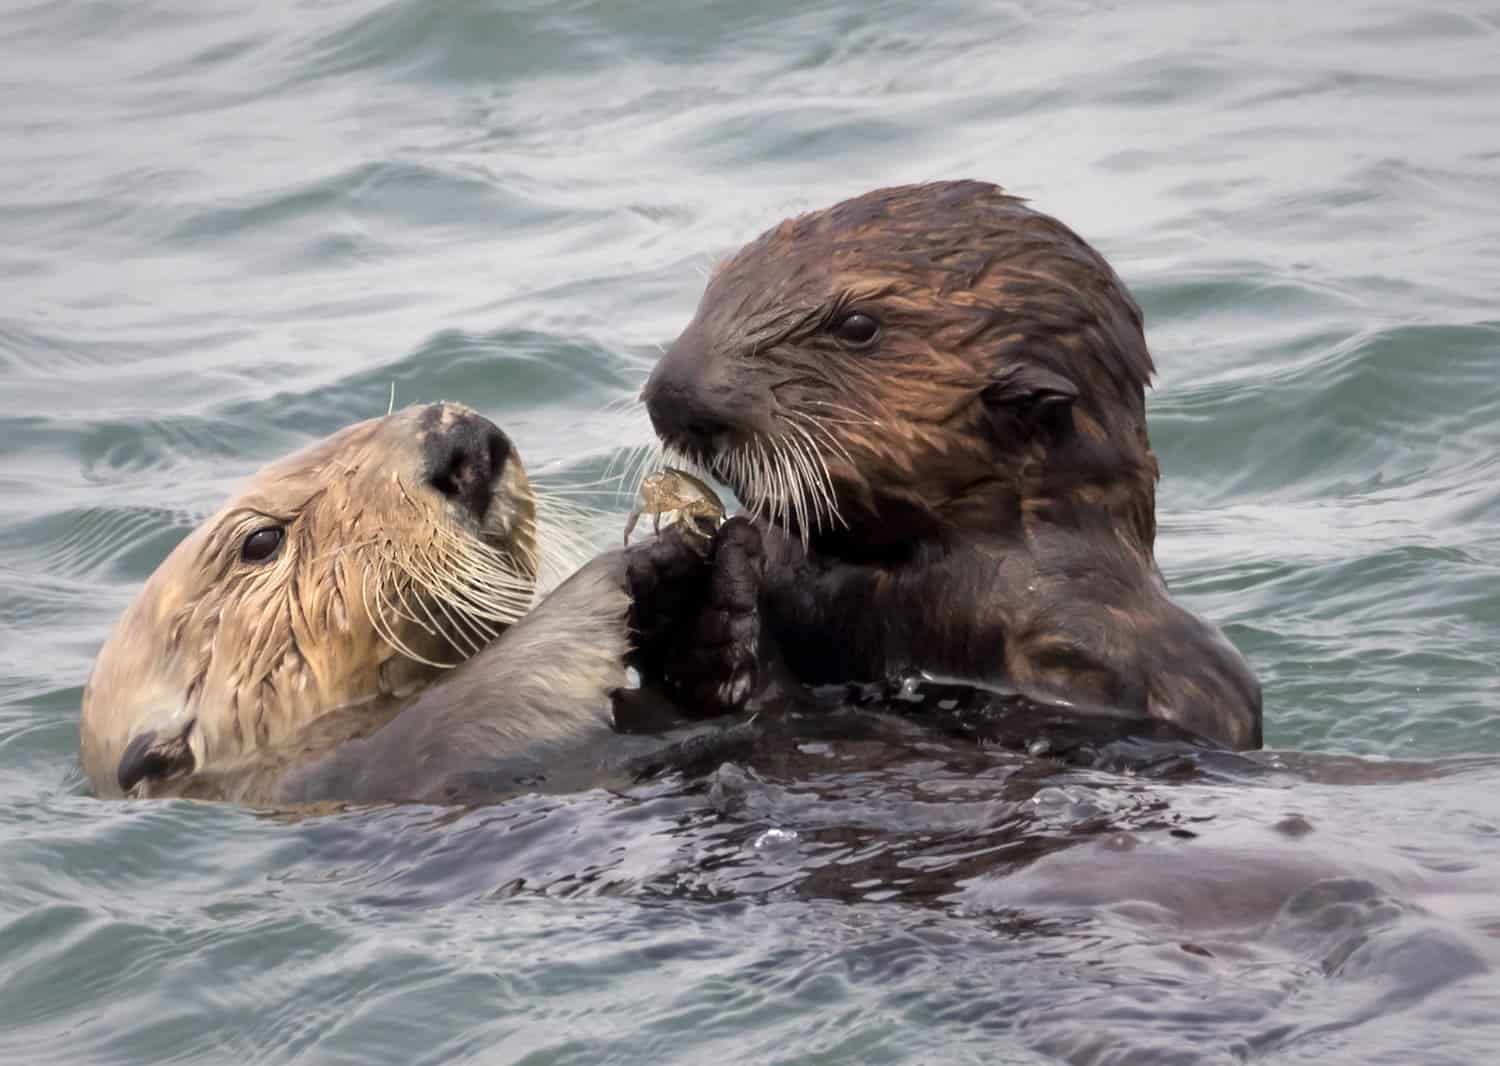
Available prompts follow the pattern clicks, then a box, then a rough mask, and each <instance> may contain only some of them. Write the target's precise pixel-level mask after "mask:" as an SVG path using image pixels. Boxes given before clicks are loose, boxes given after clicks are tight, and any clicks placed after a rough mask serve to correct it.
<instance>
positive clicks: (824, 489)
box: [787, 412, 853, 528]
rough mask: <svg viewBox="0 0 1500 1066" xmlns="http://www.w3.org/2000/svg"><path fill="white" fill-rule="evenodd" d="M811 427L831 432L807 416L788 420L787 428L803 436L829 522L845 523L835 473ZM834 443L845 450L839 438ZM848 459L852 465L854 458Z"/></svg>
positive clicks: (841, 449)
mask: <svg viewBox="0 0 1500 1066" xmlns="http://www.w3.org/2000/svg"><path fill="white" fill-rule="evenodd" d="M787 414H789V415H796V414H797V412H787ZM809 427H811V429H817V430H821V431H822V432H823V433H825V434H828V433H829V431H828V429H827V427H826V426H819V425H818V424H817V423H816V422H814V421H813V420H812V419H809V418H806V417H805V416H800V415H798V417H797V418H796V420H794V421H788V423H787V428H788V429H790V430H792V431H793V432H794V433H796V434H797V435H798V436H800V437H801V438H802V447H803V449H804V454H806V456H807V458H808V460H809V462H810V463H811V465H812V468H813V469H812V470H811V471H810V473H811V475H812V478H813V481H814V482H815V485H816V491H817V492H818V494H819V495H820V496H821V497H822V500H823V504H824V506H825V507H826V508H827V512H828V522H829V526H830V528H831V527H832V526H833V525H834V524H835V523H838V524H844V518H843V515H842V514H841V513H840V512H839V507H838V502H837V498H836V496H835V495H834V490H833V475H832V474H830V473H829V471H828V461H827V460H826V459H825V458H824V457H823V454H822V452H821V451H819V449H818V447H817V442H816V441H815V440H814V438H813V436H812V433H811V432H810V429H809ZM829 437H830V439H833V438H832V436H831V434H829ZM833 443H834V445H835V446H836V447H837V448H838V449H839V450H840V451H844V449H843V445H841V444H839V442H838V441H837V440H833ZM844 456H845V458H846V459H848V453H847V451H844ZM848 461H849V462H850V463H851V465H852V463H853V460H848ZM820 528H821V526H820Z"/></svg>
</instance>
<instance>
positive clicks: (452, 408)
mask: <svg viewBox="0 0 1500 1066" xmlns="http://www.w3.org/2000/svg"><path fill="white" fill-rule="evenodd" d="M423 429H424V431H425V434H426V436H425V441H424V443H423V462H424V464H425V472H426V475H427V483H428V484H429V485H431V486H432V487H433V488H435V489H437V490H438V491H439V492H441V493H442V494H443V495H444V496H446V497H448V498H449V499H450V500H452V501H453V502H454V503H456V504H458V505H459V506H460V507H462V508H464V510H466V511H468V512H469V513H470V514H471V515H473V516H474V519H475V520H476V521H483V520H484V516H485V514H486V513H487V512H488V511H489V509H490V502H491V501H492V500H493V499H494V496H495V484H496V482H497V481H498V479H499V477H500V475H501V474H502V473H503V472H504V470H505V464H506V463H507V462H508V461H509V460H510V456H511V452H512V447H511V443H510V438H509V437H507V436H506V435H505V434H504V433H502V432H501V431H500V427H499V426H497V425H495V423H493V422H491V421H490V420H489V419H488V418H485V417H484V416H483V415H481V414H479V413H478V412H475V411H471V410H469V409H468V408H465V407H459V406H456V405H453V404H435V405H433V407H432V408H431V409H430V411H429V412H428V414H427V416H426V417H425V418H424V425H423Z"/></svg>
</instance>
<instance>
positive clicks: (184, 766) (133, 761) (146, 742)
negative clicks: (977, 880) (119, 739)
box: [115, 730, 197, 793]
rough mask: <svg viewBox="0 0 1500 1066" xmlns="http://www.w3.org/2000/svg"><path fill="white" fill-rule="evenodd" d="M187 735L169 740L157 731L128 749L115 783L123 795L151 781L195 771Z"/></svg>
mask: <svg viewBox="0 0 1500 1066" xmlns="http://www.w3.org/2000/svg"><path fill="white" fill-rule="evenodd" d="M187 736H188V734H187V732H186V731H184V732H183V733H181V734H180V735H178V736H175V737H169V738H167V739H165V740H163V739H161V738H160V737H158V736H157V734H156V733H155V731H153V730H147V731H146V732H144V733H142V734H141V735H140V736H138V737H135V738H134V739H132V740H131V741H130V743H129V744H127V745H125V752H124V754H122V755H121V756H120V765H119V766H118V767H116V769H115V780H116V781H117V782H118V783H119V785H120V791H121V792H127V793H128V792H129V791H130V790H131V789H133V788H135V786H136V785H138V784H139V783H140V782H142V781H144V780H146V779H147V778H148V777H154V778H163V779H165V778H168V777H172V776H175V775H176V774H180V773H189V772H191V771H192V769H193V767H194V765H195V764H196V761H197V760H195V759H194V758H193V751H192V749H191V748H189V747H188V743H187Z"/></svg>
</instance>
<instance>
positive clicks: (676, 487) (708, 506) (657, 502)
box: [625, 466, 724, 544]
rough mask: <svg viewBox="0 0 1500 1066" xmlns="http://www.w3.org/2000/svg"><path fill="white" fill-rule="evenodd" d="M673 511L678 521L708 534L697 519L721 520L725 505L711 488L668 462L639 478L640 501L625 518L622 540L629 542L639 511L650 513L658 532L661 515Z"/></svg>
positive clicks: (716, 522)
mask: <svg viewBox="0 0 1500 1066" xmlns="http://www.w3.org/2000/svg"><path fill="white" fill-rule="evenodd" d="M674 511H675V512H676V513H677V521H678V523H679V524H681V525H683V526H684V528H685V529H686V530H688V531H689V532H690V533H692V534H694V535H695V536H699V537H705V538H706V537H707V536H708V535H707V534H705V533H704V532H703V529H702V528H701V527H700V526H699V525H698V521H699V520H700V519H705V518H706V519H708V520H709V522H710V523H712V525H713V526H714V528H718V525H719V523H720V522H722V521H723V520H724V505H723V504H722V503H720V502H719V497H718V494H717V493H715V492H714V490H713V489H711V488H709V487H708V486H707V485H705V484H704V483H703V482H701V481H699V480H698V479H697V478H695V477H694V476H693V475H692V474H689V473H686V472H684V471H682V470H677V469H674V468H673V467H670V466H667V467H663V468H662V469H661V470H659V471H658V472H656V473H655V474H652V475H651V476H650V477H648V478H646V480H644V481H642V482H641V499H640V503H639V504H638V505H637V506H636V508H635V510H633V511H631V512H630V517H629V518H628V519H626V521H625V543H626V544H629V543H630V534H631V532H632V531H633V530H634V529H635V524H636V523H637V522H638V521H640V518H641V515H643V514H649V515H650V516H651V531H652V532H653V533H660V532H661V516H662V515H664V514H670V513H672V512H674ZM683 519H686V520H687V521H686V523H683Z"/></svg>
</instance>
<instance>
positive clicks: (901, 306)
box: [644, 181, 1261, 748]
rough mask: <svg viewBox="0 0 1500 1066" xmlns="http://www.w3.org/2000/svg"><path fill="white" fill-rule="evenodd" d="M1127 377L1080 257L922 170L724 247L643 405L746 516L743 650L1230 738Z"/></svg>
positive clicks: (1246, 739) (1233, 738)
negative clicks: (747, 641) (1180, 594)
mask: <svg viewBox="0 0 1500 1066" xmlns="http://www.w3.org/2000/svg"><path fill="white" fill-rule="evenodd" d="M1153 370H1154V368H1153V366H1152V362H1151V356H1150V353H1149V352H1148V351H1147V348H1146V341H1145V336H1144V333H1143V330H1142V317H1141V312H1140V309H1139V307H1138V306H1137V305H1136V303H1135V301H1134V300H1133V299H1132V298H1131V296H1130V294H1129V292H1128V291H1127V290H1126V288H1125V286H1124V284H1123V283H1122V282H1121V281H1120V279H1119V278H1118V277H1117V276H1116V275H1115V272H1114V271H1113V270H1112V269H1110V267H1109V265H1108V264H1107V263H1106V262H1105V261H1104V259H1103V258H1102V257H1101V256H1100V255H1099V254H1098V253H1097V252H1095V251H1094V250H1093V249H1092V248H1091V247H1089V245H1088V244H1086V243H1085V242H1084V241H1083V240H1082V239H1081V238H1079V237H1078V236H1077V235H1076V234H1074V233H1073V232H1072V231H1071V230H1069V229H1068V228H1067V227H1065V226H1064V225H1062V224H1061V223H1060V222H1058V221H1056V220H1055V219H1052V218H1049V217H1048V216H1046V215H1043V214H1040V213H1038V212H1036V211H1034V210H1032V209H1030V208H1029V207H1027V206H1026V205H1025V204H1024V203H1023V202H1022V201H1021V200H1019V199H1017V198H1016V197H1013V196H1009V195H1007V194H1006V193H1005V192H1003V191H1002V190H1001V189H999V188H998V187H996V186H993V185H988V184H984V183H980V182H967V181H966V182H944V183H938V184H931V185H917V186H904V187H900V188H891V189H880V190H877V191H874V192H871V193H868V194H866V195H864V196H860V197H857V198H855V199H852V200H848V201H845V202H844V203H841V204H838V205H836V206H834V207H831V208H829V209H827V210H823V211H818V212H814V213H812V214H808V215H803V216H801V217H798V218H794V219H790V220H788V221H785V222H783V223H782V224H780V225H779V226H777V227H775V228H774V229H772V230H770V231H769V232H767V233H765V234H764V235H762V236H761V237H760V238H758V239H757V240H755V241H753V242H752V243H750V244H749V245H748V246H746V247H745V248H744V249H742V250H741V251H740V252H739V253H737V254H736V255H734V256H733V257H732V258H731V259H729V260H728V261H727V262H725V263H724V264H723V265H721V266H720V267H719V268H718V269H717V270H716V272H715V273H714V275H713V276H712V278H711V279H710V281H709V285H708V289H707V291H706V292H705V293H704V296H703V300H702V302H701V303H700V305H699V307H698V312H697V314H696V316H695V317H694V319H693V321H692V322H691V323H690V324H689V325H688V327H687V329H686V330H685V331H684V332H683V334H682V336H681V337H679V338H678V340H677V341H676V343H674V344H673V345H672V347H671V349H670V350H669V351H668V352H667V353H666V354H665V355H664V356H663V358H662V359H661V361H660V363H659V364H658V365H657V367H656V369H655V371H654V372H653V374H652V376H651V379H650V381H649V382H648V383H647V385H646V389H645V392H644V399H645V401H646V405H647V408H648V410H649V412H650V415H651V420H652V423H653V425H654V426H655V427H656V430H657V433H658V434H659V435H660V437H661V438H662V440H663V441H664V442H665V444H666V445H667V446H668V448H669V449H670V450H672V451H673V452H676V453H678V454H679V455H680V456H681V457H682V458H683V459H684V460H686V461H688V462H690V463H696V464H698V465H699V466H701V467H703V468H705V469H706V470H708V471H709V472H710V473H712V474H714V475H715V476H717V477H719V478H720V479H722V480H723V481H725V483H726V484H728V485H729V486H730V487H731V488H732V489H734V491H735V492H736V494H737V495H739V497H740V499H741V500H742V501H743V502H744V503H745V504H746V506H747V507H748V508H749V509H750V511H751V520H752V521H754V522H756V524H757V525H758V526H759V527H760V528H761V530H762V533H763V534H764V537H765V542H766V552H767V555H766V562H765V576H764V578H763V587H762V590H761V596H760V610H761V613H762V616H763V620H764V623H765V627H766V638H767V639H766V640H765V641H764V644H765V645H766V646H768V647H775V648H777V649H779V653H780V655H781V656H782V657H783V658H784V660H785V663H786V665H787V666H788V667H790V669H791V671H792V673H793V674H794V675H795V676H796V677H797V678H798V679H800V680H802V681H805V682H809V683H821V682H833V681H846V680H872V679H879V678H883V677H888V676H891V675H893V674H899V673H901V672H903V671H908V670H923V671H927V672H930V673H934V674H939V675H946V676H949V677H955V678H969V679H976V680H983V681H987V682H991V683H1000V684H1005V685H1010V686H1014V687H1016V688H1018V689H1020V690H1022V691H1024V692H1028V693H1034V694H1038V695H1040V696H1043V697H1046V698H1049V699H1062V700H1067V701H1074V702H1083V703H1091V704H1099V705H1105V706H1109V707H1114V708H1121V709H1125V710H1127V711H1131V712H1135V713H1139V714H1141V715H1148V716H1153V717H1157V718H1162V719H1167V720H1169V721H1172V722H1174V723H1177V724H1178V725H1181V726H1184V727H1186V728H1188V729H1190V730H1192V731H1194V732H1197V733H1199V734H1202V735H1204V736H1206V737H1209V738H1213V739H1216V740H1218V741H1221V742H1224V743H1227V744H1231V745H1234V746H1236V747H1242V748H1244V747H1257V746H1259V745H1260V743H1261V696H1260V688H1259V685H1258V683H1257V682H1256V680H1255V677H1254V675H1253V674H1252V673H1251V671H1250V669H1249V667H1248V666H1247V664H1246V663H1245V661H1244V659H1243V658H1241V656H1240V655H1239V654H1238V652H1236V651H1235V649H1234V648H1233V647H1232V646H1231V645H1230V644H1229V643H1228V642H1227V641H1226V640H1225V639H1224V637H1223V636H1222V635H1221V634H1220V633H1219V632H1218V630H1217V629H1215V628H1214V627H1213V626H1211V625H1209V624H1207V623H1206V622H1204V621H1202V620H1201V619H1199V618H1197V617H1195V616H1194V615H1192V614H1191V613H1189V612H1188V611H1186V610H1184V609H1183V608H1182V607H1180V606H1178V605H1177V604H1176V603H1174V602H1173V601H1172V600H1171V598H1170V597H1169V595H1168V592H1167V588H1166V584H1165V582H1164V581H1163V579H1162V576H1161V572H1160V571H1159V570H1158V568H1157V565H1156V561H1155V558H1154V555H1153V542H1154V540H1155V535H1156V517H1155V485H1156V480H1157V476H1158V473H1157V463H1156V458H1155V456H1154V455H1153V454H1152V451H1151V446H1150V441H1149V439H1148V437H1147V432H1146V413H1145V389H1146V387H1147V385H1148V383H1149V379H1150V377H1151V375H1152V373H1153ZM733 525H734V523H731V524H730V526H728V527H726V530H727V529H732V528H733Z"/></svg>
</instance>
